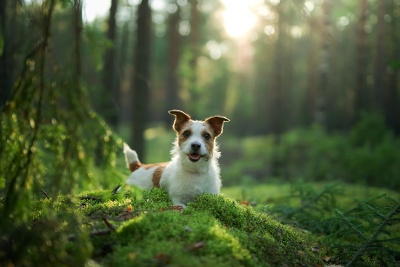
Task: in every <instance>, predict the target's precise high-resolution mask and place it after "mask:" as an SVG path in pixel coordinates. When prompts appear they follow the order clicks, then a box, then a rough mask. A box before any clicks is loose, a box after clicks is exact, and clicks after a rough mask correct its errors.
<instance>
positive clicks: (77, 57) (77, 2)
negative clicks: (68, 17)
mask: <svg viewBox="0 0 400 267" xmlns="http://www.w3.org/2000/svg"><path fill="white" fill-rule="evenodd" d="M73 20H74V21H73V22H74V29H75V32H74V35H75V38H74V40H75V47H74V49H75V52H74V63H75V72H74V77H73V80H74V81H75V86H79V85H80V83H81V76H82V63H81V43H82V40H81V39H82V2H81V0H74V14H73Z"/></svg>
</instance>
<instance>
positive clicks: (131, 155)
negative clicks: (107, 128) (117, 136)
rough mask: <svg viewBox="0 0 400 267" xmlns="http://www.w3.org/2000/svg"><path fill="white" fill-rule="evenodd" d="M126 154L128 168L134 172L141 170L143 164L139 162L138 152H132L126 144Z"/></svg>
mask: <svg viewBox="0 0 400 267" xmlns="http://www.w3.org/2000/svg"><path fill="white" fill-rule="evenodd" d="M124 154H125V161H126V167H128V168H129V169H130V170H131V171H132V172H133V171H135V170H136V169H138V168H140V166H141V165H142V164H141V163H140V161H139V157H138V155H137V153H136V151H135V150H132V149H131V148H130V147H129V146H128V145H127V144H126V143H124Z"/></svg>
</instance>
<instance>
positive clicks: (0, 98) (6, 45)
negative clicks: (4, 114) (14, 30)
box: [0, 0, 17, 108]
mask: <svg viewBox="0 0 400 267" xmlns="http://www.w3.org/2000/svg"><path fill="white" fill-rule="evenodd" d="M16 2H17V1H16ZM16 2H15V3H14V5H15V8H16ZM7 7H8V1H7V0H1V1H0V27H1V28H0V31H1V33H0V34H1V36H2V38H3V39H2V41H3V51H2V53H1V55H0V88H1V90H0V108H2V107H3V106H5V104H6V103H7V101H8V100H9V99H10V97H11V92H12V76H13V75H12V64H11V62H12V55H13V53H12V51H11V49H12V45H11V43H10V42H12V38H10V36H9V30H8V29H9V23H8V17H9V16H8V12H7Z"/></svg>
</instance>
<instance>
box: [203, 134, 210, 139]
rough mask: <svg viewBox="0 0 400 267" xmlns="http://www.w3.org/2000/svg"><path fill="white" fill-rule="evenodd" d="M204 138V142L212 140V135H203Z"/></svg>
mask: <svg viewBox="0 0 400 267" xmlns="http://www.w3.org/2000/svg"><path fill="white" fill-rule="evenodd" d="M203 137H204V140H210V138H211V135H210V134H209V133H205V134H204V135H203Z"/></svg>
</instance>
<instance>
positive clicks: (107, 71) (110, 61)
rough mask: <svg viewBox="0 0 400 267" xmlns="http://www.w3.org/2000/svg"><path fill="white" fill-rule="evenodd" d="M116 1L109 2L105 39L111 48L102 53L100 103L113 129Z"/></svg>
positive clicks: (116, 101) (116, 92)
mask: <svg viewBox="0 0 400 267" xmlns="http://www.w3.org/2000/svg"><path fill="white" fill-rule="evenodd" d="M117 9H118V0H111V7H110V14H109V17H108V23H107V27H108V28H107V39H108V41H109V42H110V44H111V46H110V47H108V48H107V49H106V51H105V53H104V67H103V86H104V95H105V96H107V97H105V102H104V103H102V106H103V108H102V113H103V114H104V118H105V120H106V121H107V122H108V124H110V125H111V126H113V127H116V126H117V125H118V112H117V110H118V107H119V89H118V88H117V86H116V85H117V83H116V70H115V68H116V64H115V55H116V54H115V45H116V29H117V25H116V20H115V16H116V14H117Z"/></svg>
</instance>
